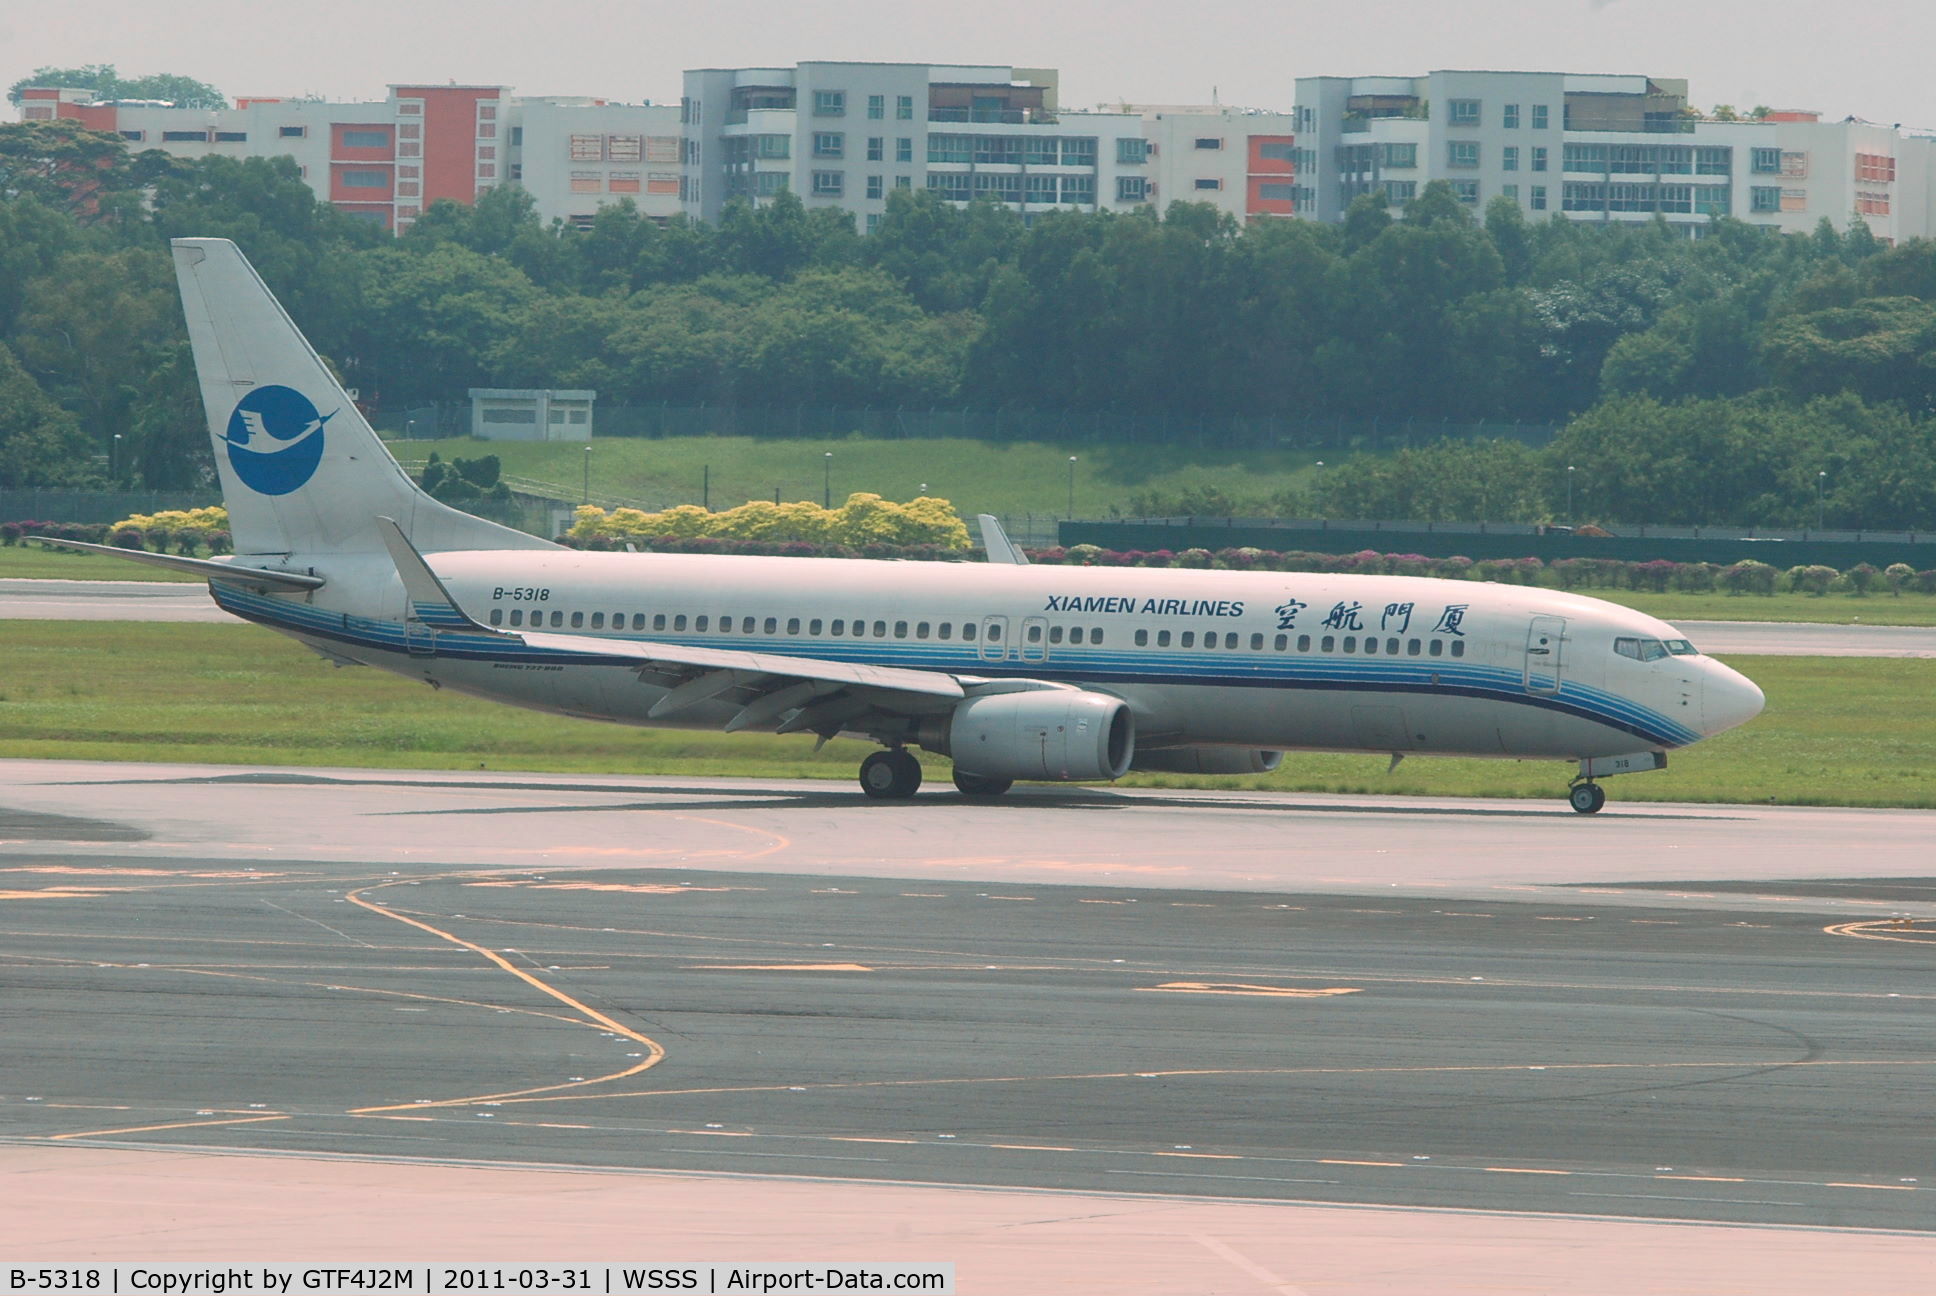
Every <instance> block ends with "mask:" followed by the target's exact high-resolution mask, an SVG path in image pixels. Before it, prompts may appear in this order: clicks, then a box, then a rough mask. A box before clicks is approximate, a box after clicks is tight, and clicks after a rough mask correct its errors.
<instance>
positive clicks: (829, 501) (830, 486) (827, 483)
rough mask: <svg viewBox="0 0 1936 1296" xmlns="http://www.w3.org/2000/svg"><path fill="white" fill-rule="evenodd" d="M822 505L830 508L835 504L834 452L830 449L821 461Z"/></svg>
mask: <svg viewBox="0 0 1936 1296" xmlns="http://www.w3.org/2000/svg"><path fill="white" fill-rule="evenodd" d="M820 468H821V472H820V507H821V508H824V509H830V508H832V507H833V506H834V452H833V451H831V450H829V451H827V453H826V456H825V457H824V458H823V459H821V461H820Z"/></svg>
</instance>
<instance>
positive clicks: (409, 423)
mask: <svg viewBox="0 0 1936 1296" xmlns="http://www.w3.org/2000/svg"><path fill="white" fill-rule="evenodd" d="M403 439H404V440H405V441H415V440H416V439H417V420H415V419H405V420H404V421H403Z"/></svg>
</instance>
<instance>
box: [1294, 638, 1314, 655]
mask: <svg viewBox="0 0 1936 1296" xmlns="http://www.w3.org/2000/svg"><path fill="white" fill-rule="evenodd" d="M1297 650H1298V651H1299V652H1310V651H1311V636H1310V635H1299V636H1298V637H1297Z"/></svg>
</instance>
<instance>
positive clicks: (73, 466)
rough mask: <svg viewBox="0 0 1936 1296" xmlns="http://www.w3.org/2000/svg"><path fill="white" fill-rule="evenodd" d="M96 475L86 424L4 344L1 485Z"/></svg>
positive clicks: (66, 481)
mask: <svg viewBox="0 0 1936 1296" xmlns="http://www.w3.org/2000/svg"><path fill="white" fill-rule="evenodd" d="M95 476H96V474H95V468H94V456H93V454H92V453H91V451H90V449H89V445H88V440H87V437H86V436H84V435H83V434H82V432H81V429H80V425H79V424H77V423H76V422H75V421H74V418H73V416H72V415H70V414H68V413H67V412H66V411H65V410H63V409H62V408H61V407H60V406H59V405H58V404H56V403H55V402H54V401H53V400H52V399H50V398H49V397H48V395H47V393H45V392H43V391H42V390H41V389H40V387H39V385H38V384H36V383H35V382H34V379H33V375H31V374H29V373H28V372H27V371H26V370H25V369H23V368H21V365H20V361H19V360H17V359H16V358H15V357H14V353H13V352H12V351H11V350H9V349H8V348H7V347H6V346H5V345H4V344H0V489H6V490H20V489H25V488H29V487H39V486H79V485H87V484H90V483H92V482H93V481H94V480H95Z"/></svg>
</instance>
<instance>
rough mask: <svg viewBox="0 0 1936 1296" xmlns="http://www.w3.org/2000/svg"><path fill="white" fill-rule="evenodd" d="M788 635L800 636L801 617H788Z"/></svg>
mask: <svg viewBox="0 0 1936 1296" xmlns="http://www.w3.org/2000/svg"><path fill="white" fill-rule="evenodd" d="M787 633H788V634H790V635H797V634H799V633H800V618H799V617H788V618H787Z"/></svg>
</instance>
